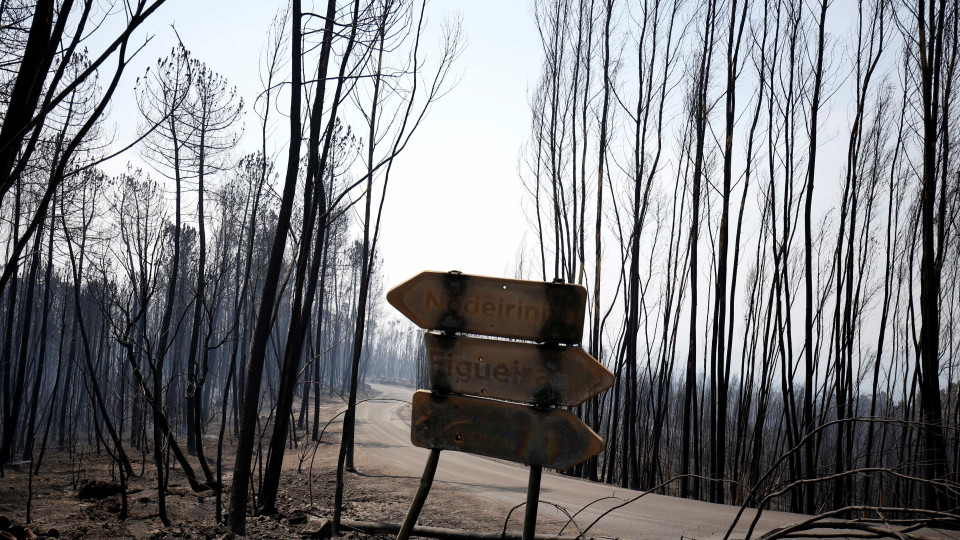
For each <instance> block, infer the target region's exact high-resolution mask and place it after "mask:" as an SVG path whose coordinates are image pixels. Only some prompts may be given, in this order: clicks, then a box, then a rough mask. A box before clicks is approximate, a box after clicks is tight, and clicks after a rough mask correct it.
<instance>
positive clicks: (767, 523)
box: [357, 385, 802, 539]
mask: <svg viewBox="0 0 960 540" xmlns="http://www.w3.org/2000/svg"><path fill="white" fill-rule="evenodd" d="M373 387H374V390H376V391H377V392H379V393H380V396H379V397H380V398H383V399H384V401H370V402H366V403H363V404H362V405H360V406H359V407H358V409H357V442H358V446H359V450H360V457H359V458H358V465H360V466H362V461H361V460H367V459H372V460H375V461H376V462H378V463H380V464H382V465H385V466H389V467H393V468H395V469H397V470H398V471H400V472H402V473H404V474H408V475H410V476H413V477H419V475H420V474H421V473H422V472H423V466H424V464H425V463H426V460H427V456H428V454H429V451H428V450H424V449H421V448H416V447H414V446H413V445H412V444H410V422H409V417H410V413H409V409H410V405H409V404H407V403H404V401H409V400H410V398H411V396H412V395H413V390H412V389H410V388H403V387H398V386H386V385H373ZM387 400H398V401H387ZM435 481H436V482H437V483H441V484H444V485H447V486H450V487H452V488H454V489H461V490H464V491H467V492H469V493H471V494H473V495H479V496H481V497H486V498H490V499H494V500H497V501H502V502H503V503H506V504H508V505H510V506H513V505H517V504H521V503H523V502H524V500H525V498H526V488H527V468H526V467H523V466H519V465H514V464H511V463H505V462H501V461H495V460H491V459H486V458H483V457H479V456H473V455H469V454H464V453H461V452H443V453H442V454H441V456H440V464H439V466H438V468H437V474H436V480H435ZM411 482H414V483H416V481H415V480H411ZM639 495H641V493H640V492H637V491H631V490H627V489H622V488H618V487H615V486H611V485H605V484H598V483H593V482H587V481H584V480H578V479H575V478H569V477H566V476H560V475H557V474H554V473H552V472H547V471H544V475H543V480H542V487H541V493H540V500H541V501H543V502H541V505H540V515H541V516H543V517H544V518H548V517H549V518H552V519H553V520H555V519H556V517H557V516H558V515H560V512H559V510H557V509H556V508H555V507H554V506H552V505H549V504H545V503H546V502H549V503H554V504H556V505H559V506H561V507H563V508H566V509H567V510H569V511H570V512H576V511H577V510H579V509H580V508H582V507H584V506H585V505H587V504H589V503H591V502H593V501H597V500H600V502H597V503H595V504H593V505H591V506H590V507H589V508H586V509H585V510H583V511H582V512H580V513H579V514H578V515H577V516H576V523H577V525H578V526H579V527H580V528H581V529H582V528H585V527H587V526H588V525H589V524H590V523H592V522H593V521H594V520H595V519H597V518H598V517H599V516H600V515H601V514H602V513H603V512H605V511H607V510H608V509H610V508H612V507H614V506H617V505H619V504H622V503H623V501H625V500H629V499H632V498H634V497H637V496H639ZM604 498H606V499H604ZM737 510H738V509H737V508H736V507H732V506H725V505H719V504H710V503H705V502H699V501H691V500H685V499H679V498H676V497H666V496H663V495H652V494H651V495H646V496H644V497H643V498H641V499H639V500H637V501H635V502H633V503H630V504H628V505H626V506H624V507H622V508H619V509H617V510H614V511H613V512H611V513H610V514H608V515H606V516H605V517H603V518H602V520H601V521H600V522H599V523H598V524H597V526H596V527H598V528H600V529H602V530H603V531H606V532H608V533H612V534H615V535H617V536H618V537H620V538H674V539H681V538H683V539H713V538H723V535H724V534H725V532H726V530H727V528H728V527H729V525H730V523H731V522H732V521H733V518H734V516H735V515H736V513H737ZM517 512H519V513H520V514H521V515H522V509H520V510H518V511H517ZM752 518H753V512H746V513H745V514H744V516H743V517H742V518H741V520H740V524H739V525H738V527H737V529H736V533H735V534H734V535H733V537H734V538H743V536H744V534H743V533H745V532H746V530H747V528H748V525H749V523H750V520H751V519H752ZM800 519H802V516H798V515H796V514H788V513H783V512H764V513H763V515H762V517H761V519H760V523H759V527H758V529H757V531H758V532H760V531H767V530H770V529H772V528H775V527H777V526H780V525H786V524H789V523H794V522H796V521H799V520H800ZM492 528H493V527H491V529H492ZM538 532H543V533H548V532H549V533H555V532H557V531H556V530H551V531H547V530H539V529H538ZM576 533H577V528H576V527H574V526H570V527H567V528H566V530H565V531H564V534H569V535H574V534H576Z"/></svg>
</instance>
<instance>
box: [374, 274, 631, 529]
mask: <svg viewBox="0 0 960 540" xmlns="http://www.w3.org/2000/svg"><path fill="white" fill-rule="evenodd" d="M387 301H389V302H390V304H391V305H392V306H393V307H395V308H397V310H399V311H400V312H401V313H403V314H404V315H406V316H407V317H408V318H409V319H410V320H411V321H413V322H414V323H415V324H417V325H418V326H420V327H421V328H425V329H427V330H440V331H441V332H426V333H425V334H424V344H425V345H426V349H427V358H428V361H429V373H430V387H431V389H432V390H434V392H427V391H424V390H417V392H416V393H414V395H413V417H412V422H411V434H410V439H411V441H412V442H413V444H414V445H416V446H419V447H421V448H429V449H430V459H428V460H427V465H426V467H425V468H424V472H423V479H422V480H421V483H420V489H419V490H418V491H417V495H416V497H415V498H414V500H413V503H412V504H411V506H410V511H409V513H408V514H407V518H406V519H405V520H404V523H403V527H401V529H400V533H399V534H398V535H397V538H398V540H406V539H407V538H409V537H410V534H411V531H412V530H413V527H414V525H415V524H416V521H417V516H418V515H419V514H420V510H421V509H422V508H423V502H424V500H425V499H426V497H427V493H428V492H429V491H430V484H431V483H432V480H433V475H434V473H435V472H436V468H437V461H438V459H439V455H440V451H442V450H459V451H462V452H469V453H472V454H480V455H483V456H489V457H494V458H499V459H506V460H509V461H514V462H517V463H525V464H527V465H530V479H529V484H528V487H527V504H526V510H525V512H524V513H525V515H524V526H523V538H524V540H529V539H532V538H533V537H534V533H535V530H536V521H537V520H536V516H537V503H538V501H539V493H540V474H541V468H542V467H547V468H549V469H558V470H563V469H568V468H570V467H573V466H574V465H577V464H578V463H581V462H583V461H585V460H587V459H589V458H591V457H593V456H595V455H597V454H599V453H600V452H601V451H603V447H604V442H603V439H601V438H600V437H599V436H598V435H597V434H596V433H594V432H593V430H591V429H590V428H589V427H588V426H587V425H586V424H584V423H583V422H581V421H580V419H579V418H577V417H576V416H575V415H574V414H573V413H571V412H569V411H566V410H563V409H557V408H553V407H557V406H576V405H579V404H581V403H583V402H584V401H586V400H588V399H590V398H591V397H593V396H596V395H598V394H600V393H601V392H603V391H604V390H606V389H607V388H609V387H610V386H611V385H612V384H613V374H612V373H610V371H609V370H608V369H607V368H605V367H603V365H601V364H600V363H599V362H597V360H596V359H594V358H593V357H592V356H590V355H589V354H588V353H587V352H586V351H584V350H583V349H581V348H580V347H577V346H576V345H578V344H579V343H580V342H581V341H582V340H583V319H584V315H585V310H586V301H587V291H586V289H584V288H583V287H581V286H579V285H566V284H563V283H556V282H554V283H547V282H540V281H523V280H517V279H500V278H489V277H482V276H470V275H466V274H461V273H460V272H448V273H443V272H421V273H420V274H418V275H416V276H414V277H413V278H411V279H409V280H408V281H406V282H404V283H402V284H400V285H398V286H397V287H394V288H393V289H392V290H391V291H390V292H389V293H387ZM464 333H466V334H481V335H487V336H495V337H500V338H512V339H519V340H526V342H519V341H506V340H502V339H487V338H482V337H471V336H465V335H463V334H464ZM467 396H478V397H467ZM488 398H496V399H488ZM499 400H507V401H519V402H523V403H532V404H534V405H536V407H530V406H528V405H520V404H517V403H508V402H507V401H499Z"/></svg>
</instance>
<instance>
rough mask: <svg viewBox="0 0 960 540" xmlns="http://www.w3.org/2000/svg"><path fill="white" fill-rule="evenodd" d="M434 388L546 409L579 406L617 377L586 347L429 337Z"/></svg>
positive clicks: (426, 338)
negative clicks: (554, 406)
mask: <svg viewBox="0 0 960 540" xmlns="http://www.w3.org/2000/svg"><path fill="white" fill-rule="evenodd" d="M423 340H424V344H425V345H426V349H427V359H428V360H429V373H430V386H431V387H432V388H433V389H434V390H436V391H438V392H440V393H443V394H448V393H451V392H452V393H455V394H466V395H470V396H481V397H490V398H497V399H505V400H509V401H522V402H525V403H535V404H537V405H540V406H551V405H563V406H571V407H572V406H576V405H579V404H581V403H583V402H584V401H586V400H588V399H590V398H592V397H593V396H596V395H597V394H599V393H601V392H603V391H604V390H606V389H607V388H610V386H611V385H612V384H613V373H610V371H609V370H608V369H607V368H605V367H603V365H602V364H600V362H597V361H596V359H594V358H593V357H592V356H590V355H589V354H587V352H586V351H584V350H583V349H581V348H580V347H563V346H557V345H535V344H533V343H522V342H518V341H502V340H495V339H483V338H474V337H466V336H448V335H444V334H442V333H439V332H426V333H425V334H424V336H423Z"/></svg>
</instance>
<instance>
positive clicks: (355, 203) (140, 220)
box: [0, 0, 960, 534]
mask: <svg viewBox="0 0 960 540" xmlns="http://www.w3.org/2000/svg"><path fill="white" fill-rule="evenodd" d="M162 3H163V1H162V0H153V1H147V0H140V1H137V2H131V3H127V4H124V6H123V7H122V8H121V9H114V10H106V11H105V10H104V7H103V6H99V5H97V4H95V3H93V2H84V1H76V0H62V1H60V2H54V1H52V0H37V1H34V2H28V1H25V0H18V1H13V2H3V3H0V118H2V126H0V244H2V246H3V252H2V253H3V254H2V256H0V257H2V258H0V394H2V402H3V406H2V407H3V408H2V418H0V426H2V428H0V429H2V431H0V471H2V470H3V469H2V467H3V466H4V465H7V464H11V463H15V462H17V463H20V462H25V463H28V467H29V470H30V471H31V474H37V475H42V474H43V471H44V458H45V456H47V455H49V454H50V453H51V452H63V453H73V452H80V451H82V450H83V449H87V451H90V450H95V451H97V452H102V453H105V454H107V455H109V457H110V459H111V460H113V462H114V467H113V468H112V471H113V473H112V474H114V475H115V478H116V480H117V481H118V482H119V483H120V484H121V486H125V485H126V484H125V483H126V481H127V479H129V478H130V476H132V475H142V474H145V473H144V467H148V468H149V467H151V466H152V470H150V471H149V472H148V474H149V475H151V478H153V477H154V476H155V478H156V485H157V493H158V497H157V500H156V505H157V508H158V517H159V520H160V521H161V522H163V523H165V524H166V523H168V522H169V520H168V517H167V514H166V510H165V502H164V493H165V486H167V485H168V484H169V483H170V482H171V480H172V479H174V480H176V481H186V482H188V483H189V486H190V487H191V489H193V490H195V491H197V492H211V493H213V494H214V495H215V500H216V504H215V507H214V510H213V512H215V518H216V520H217V521H222V522H224V523H227V524H229V526H230V528H231V529H232V530H234V531H236V532H238V533H242V532H243V531H244V526H245V525H244V524H245V519H246V517H247V516H248V515H249V514H250V513H255V514H270V513H274V512H276V510H277V504H278V503H277V497H278V489H279V488H278V486H279V478H280V471H281V463H282V460H283V456H284V453H285V452H289V451H290V447H291V445H293V444H294V443H295V441H299V440H312V441H315V440H317V438H318V437H319V436H320V433H321V432H322V431H323V429H324V427H325V425H327V423H328V422H330V421H331V419H330V418H326V417H321V415H320V410H321V400H322V399H326V398H328V397H330V396H333V397H335V398H336V399H340V400H342V402H343V414H342V415H341V416H342V421H343V441H342V444H341V446H340V454H339V465H338V467H337V479H336V482H337V497H338V498H337V501H336V504H335V509H334V512H335V519H334V523H335V526H336V524H338V523H339V512H340V509H341V503H342V496H343V473H344V471H345V470H350V469H352V468H353V455H352V435H353V411H354V408H355V406H356V403H357V400H358V389H359V388H361V387H362V385H363V382H364V381H365V379H367V378H371V379H372V378H374V377H383V378H389V379H404V380H416V381H418V382H420V385H421V387H424V386H426V383H425V373H424V369H425V366H424V355H423V348H422V342H421V339H420V336H419V333H418V332H417V331H414V330H412V329H411V328H410V327H409V326H408V325H406V324H403V323H399V322H396V317H393V316H391V315H390V314H388V313H387V312H386V308H385V307H384V305H383V302H382V299H383V297H384V295H385V289H386V284H385V283H384V279H383V278H382V276H381V274H380V267H379V265H380V262H381V261H380V259H379V255H378V251H377V247H378V246H377V243H378V239H379V231H380V230H381V227H382V225H383V224H382V223H381V220H380V216H381V211H382V208H383V203H384V201H385V200H387V199H388V197H389V190H388V187H390V176H391V171H392V170H393V167H394V160H395V158H396V157H397V156H398V155H399V154H400V153H401V152H402V151H403V150H404V148H406V147H407V145H408V143H410V141H411V140H412V139H414V138H415V131H416V128H417V127H418V126H419V125H420V124H421V122H422V121H423V120H424V119H425V118H426V116H427V113H428V112H429V109H430V106H431V104H433V103H434V102H435V101H436V100H437V99H440V98H441V97H442V96H443V95H444V93H445V92H447V91H448V90H449V89H450V88H451V86H452V81H451V77H450V69H451V66H452V65H454V62H455V60H456V57H457V55H458V53H459V51H460V49H461V47H462V39H461V36H460V33H459V28H458V26H457V25H456V24H452V25H447V26H444V27H443V29H442V30H441V31H439V32H438V33H439V34H440V35H441V39H440V42H439V45H438V44H437V43H436V40H431V41H430V42H429V43H427V42H426V41H423V40H421V37H422V36H423V35H424V33H425V28H426V24H427V22H426V21H427V17H426V16H425V15H426V12H427V11H428V8H427V7H426V6H425V4H424V3H416V2H409V1H401V0H395V1H394V0H362V1H361V0H356V1H353V2H337V1H335V0H329V1H328V2H325V3H319V2H318V3H316V4H311V5H309V6H307V5H304V4H302V3H301V1H300V0H294V1H292V2H291V4H290V5H289V6H288V8H287V9H282V10H281V11H279V12H278V14H277V17H276V20H275V21H274V24H273V25H272V26H271V27H270V28H271V29H270V31H269V32H268V33H267V35H265V36H264V37H263V39H264V43H263V51H264V53H263V56H262V58H261V59H260V63H259V66H258V68H257V69H259V72H260V77H261V80H262V82H263V87H262V89H261V91H260V92H259V93H257V94H256V95H249V96H246V95H240V94H239V93H238V92H237V91H236V90H235V89H234V87H233V86H232V85H231V82H230V81H229V80H227V79H225V78H224V77H223V76H221V75H219V74H218V73H217V71H216V67H215V66H208V65H207V64H205V63H204V61H203V59H202V58H199V57H197V56H195V55H194V54H193V53H191V51H190V44H189V43H180V44H179V45H178V46H176V47H174V48H173V49H172V50H170V51H168V52H166V53H165V54H164V55H162V56H161V57H160V58H157V59H156V60H155V62H152V64H151V66H150V68H149V69H147V70H145V71H141V72H137V73H134V72H131V70H130V69H128V63H129V62H130V59H131V58H132V57H134V56H135V55H143V54H147V51H149V50H152V49H149V48H145V47H144V40H145V37H144V32H143V26H144V24H145V22H147V21H148V20H149V19H150V17H151V16H152V15H153V14H154V12H155V11H156V10H157V9H158V8H159V7H160V6H161V4H162ZM531 13H532V16H533V17H534V18H535V21H536V25H537V27H538V29H539V32H540V33H539V39H540V42H541V45H542V56H543V64H542V71H541V73H540V75H539V77H538V78H537V79H536V80H535V81H532V82H531V90H530V96H529V100H530V107H531V126H530V133H529V137H528V143H527V145H526V146H525V147H524V148H523V149H522V152H521V157H520V163H519V176H520V178H519V179H518V182H519V181H522V182H523V185H524V186H525V188H526V190H527V199H526V205H527V216H528V218H529V221H530V227H531V230H532V231H533V232H534V236H533V238H534V240H533V241H529V240H528V241H527V242H526V244H525V245H524V246H522V247H521V250H520V252H519V256H518V260H517V261H516V277H523V278H528V279H543V280H548V281H549V280H552V279H554V278H557V277H559V278H562V279H564V280H565V281H566V282H569V283H580V284H582V285H584V286H585V287H587V289H588V291H589V292H590V297H589V301H588V309H589V317H588V318H589V322H588V332H586V335H587V336H588V337H587V338H585V343H584V346H585V348H587V349H588V350H589V352H590V353H591V354H592V355H594V356H595V357H596V358H598V359H600V360H601V361H602V362H603V363H604V364H605V365H607V366H608V367H609V368H610V369H611V370H612V371H613V372H614V373H615V374H616V376H617V382H616V384H615V386H614V387H613V388H612V389H611V390H610V391H608V392H607V393H606V394H604V395H603V396H601V397H599V398H594V400H592V401H591V402H589V403H587V404H585V405H583V406H581V407H580V408H579V409H578V414H580V415H581V417H582V418H583V419H584V420H585V421H586V422H587V423H588V424H589V425H591V426H592V427H593V428H594V429H595V430H596V431H597V433H599V434H600V435H601V436H602V437H604V438H605V439H606V441H607V447H606V450H605V451H604V452H603V453H602V454H601V455H600V456H598V457H597V458H594V459H592V460H590V461H588V462H586V463H585V464H583V465H581V466H578V467H577V468H576V469H575V470H572V471H567V472H566V473H567V474H572V475H578V476H582V477H585V478H590V479H594V480H598V481H603V482H608V483H611V484H617V485H620V486H624V487H630V488H634V489H641V490H653V491H655V492H661V493H667V494H672V495H678V496H682V497H690V498H700V499H704V500H710V501H714V502H723V503H728V504H736V505H746V506H758V507H764V508H776V509H784V510H792V511H796V512H803V513H808V514H813V515H819V516H821V517H862V518H864V519H865V521H864V522H862V523H866V524H865V525H862V527H861V528H862V532H863V533H865V534H870V533H873V532H875V531H874V530H873V529H871V528H870V527H869V525H868V524H869V520H876V521H891V522H897V520H905V521H904V522H905V523H921V524H922V523H935V524H937V525H941V526H942V525H952V526H956V525H957V524H958V518H957V516H958V508H957V506H958V502H960V436H958V429H960V388H958V383H957V379H958V378H960V371H958V370H960V365H958V363H957V358H958V354H957V349H958V346H960V328H958V324H960V279H958V268H960V266H958V257H960V249H958V248H960V237H958V233H960V231H958V224H960V158H958V154H956V153H954V152H955V148H954V146H955V142H954V141H955V140H956V139H957V136H955V135H954V133H956V132H957V130H958V126H957V123H956V122H953V120H954V119H958V120H960V105H958V104H957V103H956V101H957V100H956V96H955V95H954V94H953V90H954V86H955V85H956V84H957V83H956V77H955V76H956V75H958V74H960V62H958V61H960V6H958V5H957V4H956V3H950V2H947V1H946V0H942V1H935V2H930V3H927V2H926V1H924V0H919V1H909V2H901V1H894V0H861V1H858V2H846V3H839V2H835V3H833V2H828V1H826V0H824V1H822V2H814V1H805V2H793V1H780V0H769V1H765V2H759V1H746V0H726V1H719V0H706V1H705V2H691V1H681V0H641V1H638V2H626V1H624V0H559V1H557V2H553V1H540V0H537V1H535V2H533V4H532V6H531ZM102 20H104V21H107V22H108V23H109V24H101V22H102ZM91 35H92V36H95V37H96V39H95V40H89V39H88V38H90V36H91ZM121 80H123V81H126V85H123V84H121ZM118 92H129V93H130V94H131V95H130V96H126V97H125V98H123V99H127V100H129V101H132V102H135V104H136V111H137V114H136V118H135V119H134V118H127V119H124V121H126V122H136V124H137V136H136V138H135V139H134V140H117V139H116V137H114V135H113V134H112V133H111V130H112V129H113V128H112V126H113V123H114V122H116V121H117V119H113V118H111V117H110V115H109V112H110V108H111V107H110V105H111V103H112V101H114V100H118V99H120V98H119V97H118V95H117V94H118ZM245 111H246V112H247V114H246V115H245V116H244V112H245ZM241 135H242V138H241ZM241 141H245V142H244V144H241ZM250 141H254V142H253V143H251V142H250ZM291 143H292V144H291ZM278 147H279V148H281V151H279V152H275V151H274V150H273V149H275V148H278ZM251 149H252V150H251ZM108 160H109V163H114V164H115V163H117V162H120V163H129V165H128V166H127V167H126V168H125V169H124V172H121V173H119V174H115V173H108V172H107V171H108V170H119V169H117V168H116V167H114V168H112V169H108V167H107V163H108ZM517 242H518V243H519V242H520V238H519V237H518V238H517ZM464 270H466V271H469V269H464ZM955 329H956V330H958V331H955ZM337 421H339V420H337ZM211 441H212V442H211ZM225 449H229V452H230V453H231V455H233V456H235V461H233V465H232V470H225V467H224V465H223V464H224V456H223V454H224V452H225ZM133 460H136V461H137V462H138V463H139V464H140V466H139V467H136V468H135V467H133V466H132V465H131V462H132V461H133ZM227 478H229V479H230V481H228V482H227V481H225V479H227ZM126 504H127V500H126V497H124V498H123V505H124V506H123V508H122V509H121V517H122V516H123V515H125V514H126Z"/></svg>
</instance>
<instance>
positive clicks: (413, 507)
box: [397, 448, 540, 540]
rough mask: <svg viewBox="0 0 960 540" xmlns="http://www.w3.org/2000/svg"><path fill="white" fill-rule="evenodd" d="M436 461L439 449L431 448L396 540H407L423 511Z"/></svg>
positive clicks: (435, 470)
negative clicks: (415, 492) (418, 484)
mask: <svg viewBox="0 0 960 540" xmlns="http://www.w3.org/2000/svg"><path fill="white" fill-rule="evenodd" d="M438 461H440V449H438V448H433V449H431V450H430V457H429V458H427V464H426V466H424V468H423V476H422V477H421V478H420V487H419V488H418V489H417V495H416V496H415V497H414V498H413V502H412V503H410V511H409V512H407V517H406V518H405V519H404V520H403V526H402V527H401V528H400V532H399V533H397V540H408V539H409V538H410V534H411V533H413V528H414V527H416V525H417V519H418V518H419V517H420V511H421V510H423V503H424V502H425V501H426V500H427V495H428V494H429V493H430V487H431V486H433V476H434V474H436V472H437V462H438ZM538 469H539V467H538ZM539 488H540V480H539V478H538V479H537V489H538V491H539ZM524 530H526V529H524ZM524 538H526V535H524ZM531 538H532V537H531Z"/></svg>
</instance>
